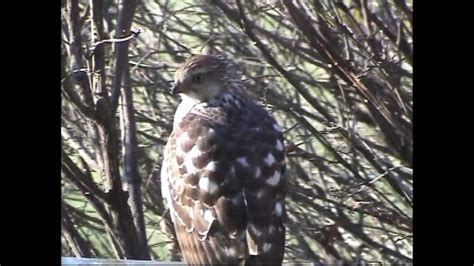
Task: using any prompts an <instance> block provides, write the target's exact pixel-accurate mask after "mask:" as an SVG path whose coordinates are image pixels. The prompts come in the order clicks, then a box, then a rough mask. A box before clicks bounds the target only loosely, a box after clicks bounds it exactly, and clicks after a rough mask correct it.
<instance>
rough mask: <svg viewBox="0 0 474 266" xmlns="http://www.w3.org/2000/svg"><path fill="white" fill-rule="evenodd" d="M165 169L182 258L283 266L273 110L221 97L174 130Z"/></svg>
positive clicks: (279, 142)
mask: <svg viewBox="0 0 474 266" xmlns="http://www.w3.org/2000/svg"><path fill="white" fill-rule="evenodd" d="M164 157H165V158H164V164H163V167H162V169H163V170H162V186H163V193H164V195H165V196H166V198H167V201H168V205H169V207H170V210H171V216H172V219H173V223H174V226H175V230H176V235H177V238H178V242H179V245H180V250H181V252H182V255H183V258H184V260H185V261H186V262H187V263H190V264H244V263H246V264H252V265H253V264H269V263H270V264H281V262H282V260H283V253H284V241H285V228H284V225H283V218H284V214H285V204H284V183H285V182H284V179H283V172H284V168H285V162H284V152H283V137H282V133H281V130H279V127H278V125H277V124H276V123H275V120H274V119H273V118H272V117H271V115H269V114H268V112H267V111H266V110H265V109H263V108H262V107H260V106H258V105H257V104H255V103H253V102H252V101H251V100H249V99H247V98H246V97H245V96H242V95H240V94H232V93H228V94H223V95H222V96H221V97H219V98H217V99H216V100H215V101H213V102H210V103H207V104H202V105H199V106H196V107H195V108H193V109H192V110H191V111H190V112H189V113H187V114H186V115H184V116H183V118H182V119H181V121H179V122H178V123H176V124H175V128H174V130H173V133H172V134H171V136H170V138H169V140H168V144H167V146H166V150H165V156H164Z"/></svg>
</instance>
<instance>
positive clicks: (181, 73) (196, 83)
mask: <svg viewBox="0 0 474 266" xmlns="http://www.w3.org/2000/svg"><path fill="white" fill-rule="evenodd" d="M239 79H240V74H239V71H238V66H237V64H235V63H234V62H233V61H231V60H229V59H227V58H224V57H222V56H219V55H195V56H192V57H191V58H189V59H188V60H186V62H184V63H183V64H182V65H181V67H180V68H179V69H178V70H177V71H176V74H175V80H174V84H173V86H172V87H171V93H172V94H173V95H176V94H181V96H183V95H185V96H187V97H189V98H191V99H193V100H195V101H197V102H206V101H209V100H211V99H213V98H215V97H216V96H218V95H219V94H221V93H222V92H224V91H227V90H229V89H231V87H232V83H234V82H236V81H238V80H239Z"/></svg>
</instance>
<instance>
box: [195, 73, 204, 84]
mask: <svg viewBox="0 0 474 266" xmlns="http://www.w3.org/2000/svg"><path fill="white" fill-rule="evenodd" d="M203 78H204V76H203V74H202V73H198V74H196V75H194V77H193V81H194V82H201V81H202V80H203Z"/></svg>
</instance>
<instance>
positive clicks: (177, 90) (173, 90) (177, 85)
mask: <svg viewBox="0 0 474 266" xmlns="http://www.w3.org/2000/svg"><path fill="white" fill-rule="evenodd" d="M170 92H171V94H172V95H177V94H179V93H182V92H183V91H182V90H181V83H180V82H179V81H176V82H174V83H173V85H171V89H170Z"/></svg>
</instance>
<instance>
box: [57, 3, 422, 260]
mask: <svg viewBox="0 0 474 266" xmlns="http://www.w3.org/2000/svg"><path fill="white" fill-rule="evenodd" d="M61 21H62V22H61V23H62V29H61V35H62V42H61V54H62V57H61V59H62V67H61V95H62V115H61V121H62V127H61V135H62V138H61V141H62V156H61V165H62V168H61V169H62V172H61V174H62V184H61V185H62V199H61V200H62V203H61V204H62V205H61V206H62V213H61V225H62V230H61V233H62V234H61V236H62V238H61V241H62V256H65V257H71V256H76V257H97V258H111V259H119V258H130V259H153V260H157V261H179V260H181V257H180V255H179V251H178V248H177V245H176V242H175V239H174V236H173V232H172V230H170V223H169V213H168V211H167V210H166V208H165V206H164V204H163V199H162V197H161V191H160V178H159V172H160V169H161V160H162V153H163V147H164V145H165V143H166V141H167V138H168V136H169V134H170V133H171V127H172V121H173V114H174V111H175V109H176V107H177V105H178V104H179V98H178V97H173V96H171V95H170V94H169V87H170V83H171V82H172V81H173V75H174V72H175V70H176V68H177V66H179V64H180V63H182V62H183V61H184V60H185V59H186V58H188V57H189V56H190V55H192V54H198V53H222V54H225V55H226V56H228V57H231V58H233V59H234V60H236V61H237V62H238V63H239V64H240V66H241V68H242V71H243V74H244V75H243V79H244V80H245V82H246V83H247V85H248V86H247V87H248V89H249V91H251V93H252V94H253V95H254V97H255V98H256V99H258V100H259V101H260V102H261V103H262V105H264V106H265V108H267V109H268V110H269V111H270V112H271V113H272V114H273V115H274V116H275V117H276V119H277V120H278V122H279V124H280V125H281V126H282V127H283V128H284V136H285V150H286V153H287V160H286V161H287V172H286V178H287V180H288V183H289V187H288V196H287V199H286V203H287V212H288V213H287V215H288V217H287V223H286V227H287V241H286V249H285V261H286V262H291V263H293V262H302V263H303V262H314V263H318V264H320V263H324V264H332V263H364V262H383V263H410V262H412V255H413V254H412V253H413V248H412V247H413V245H412V244H413V239H412V217H413V215H412V210H413V208H412V207H413V202H412V188H413V183H412V182H413V178H412V177H413V175H412V155H413V144H412V111H413V109H412V107H413V96H412V93H413V90H412V81H413V72H412V64H413V55H412V47H413V44H412V1H405V0H379V1H371V0H354V1H347V0H314V1H303V0H294V1H289V0H288V1H287V0H282V1H276V0H262V1H245V0H239V1H236V0H229V1H217V0H215V1H212V0H207V1H206V0H202V1H198V0H196V1H191V0H187V1H178V0H154V1H149V0H143V1H135V0H129V1H110V0H103V1H101V0H89V1H86V0H65V1H62V7H61Z"/></svg>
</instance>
